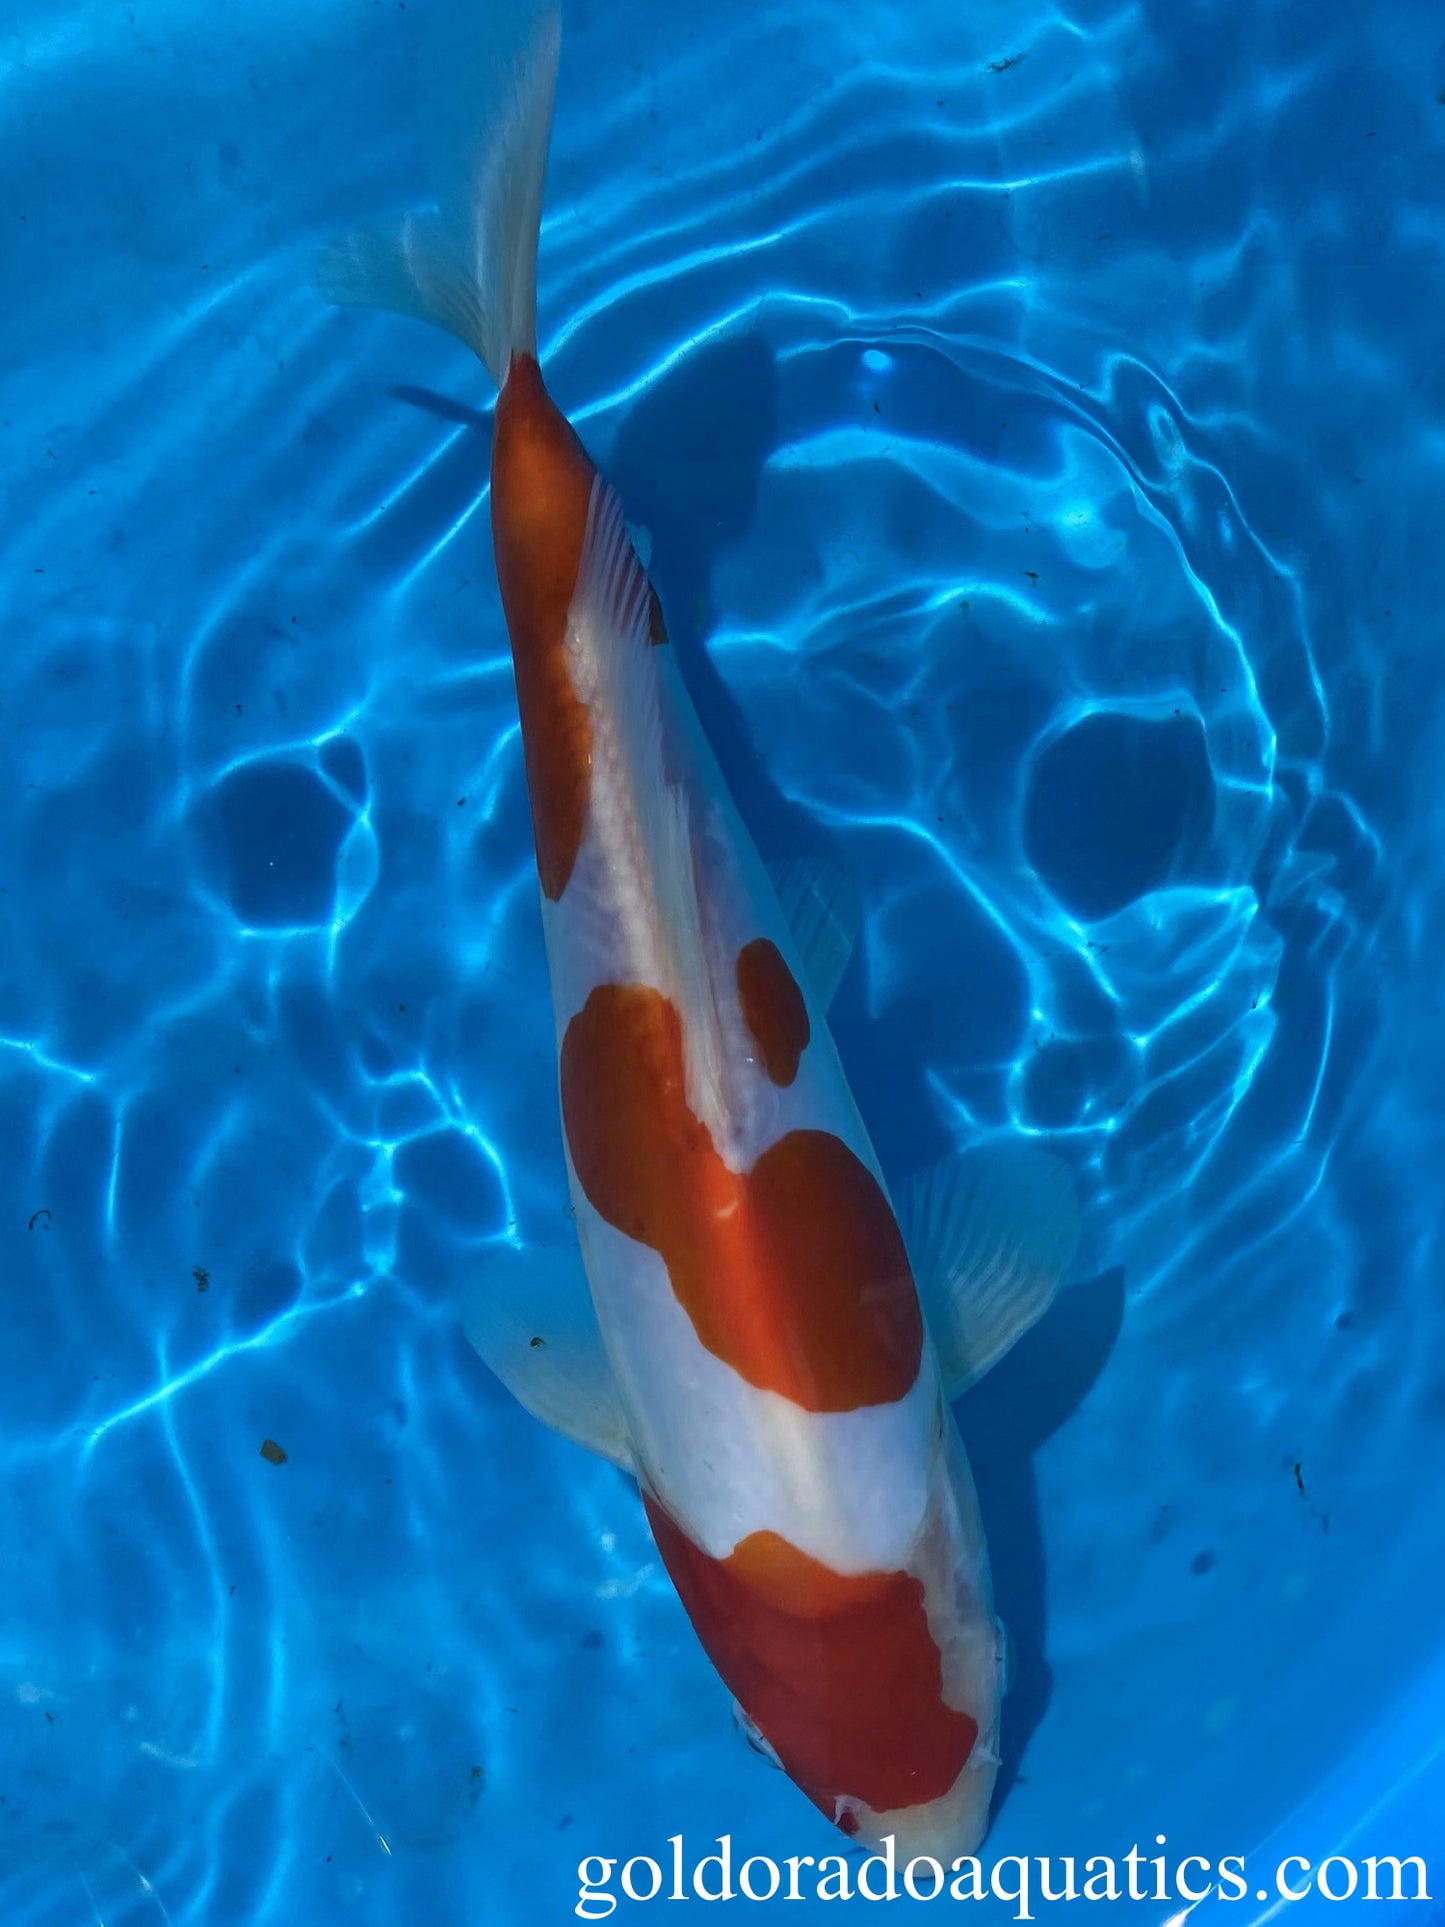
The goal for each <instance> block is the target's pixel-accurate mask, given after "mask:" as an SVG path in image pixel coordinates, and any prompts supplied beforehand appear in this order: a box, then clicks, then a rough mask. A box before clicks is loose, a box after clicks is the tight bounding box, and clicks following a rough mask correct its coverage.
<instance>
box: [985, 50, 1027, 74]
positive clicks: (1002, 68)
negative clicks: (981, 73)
mask: <svg viewBox="0 0 1445 1927" xmlns="http://www.w3.org/2000/svg"><path fill="white" fill-rule="evenodd" d="M1023 58H1024V56H1023V54H1010V55H1009V56H1008V57H1007V59H1005V60H991V61H990V62H989V63H988V70H989V72H990V73H991V74H1006V73H1007V72H1008V70H1009V68H1010V67H1017V66H1018V64H1019V62H1020V61H1021V60H1022V59H1023Z"/></svg>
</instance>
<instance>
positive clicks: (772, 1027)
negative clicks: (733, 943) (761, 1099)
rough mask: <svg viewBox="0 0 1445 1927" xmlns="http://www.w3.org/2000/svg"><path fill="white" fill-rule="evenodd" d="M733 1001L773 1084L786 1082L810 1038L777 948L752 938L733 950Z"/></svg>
mask: <svg viewBox="0 0 1445 1927" xmlns="http://www.w3.org/2000/svg"><path fill="white" fill-rule="evenodd" d="M737 978H738V1002H739V1003H740V1004H741V1005H742V1010H743V1022H744V1023H745V1024H746V1025H747V1027H748V1029H749V1030H750V1031H751V1032H752V1034H753V1039H754V1042H755V1043H756V1044H757V1047H758V1055H759V1056H760V1057H761V1058H762V1060H763V1069H764V1070H765V1071H766V1072H767V1074H768V1076H769V1077H770V1078H771V1079H772V1080H773V1082H774V1083H775V1084H791V1083H792V1081H793V1079H794V1078H795V1077H796V1076H797V1075H798V1061H799V1059H800V1058H801V1057H802V1055H803V1052H804V1051H805V1050H806V1049H807V1048H808V1039H809V1037H810V1036H811V1035H812V1030H811V1027H810V1026H809V1023H808V1006H807V1004H806V1003H805V1002H804V1001H803V993H802V991H801V990H799V988H798V984H797V979H796V978H795V977H794V976H793V973H792V971H791V970H789V968H788V966H787V964H786V963H784V961H783V953H782V951H781V950H779V948H778V946H777V945H776V944H775V943H773V942H771V941H770V940H769V939H768V938H767V937H755V938H754V939H753V941H752V942H751V943H745V944H744V945H743V947H742V949H741V950H740V951H739V952H738V962H737Z"/></svg>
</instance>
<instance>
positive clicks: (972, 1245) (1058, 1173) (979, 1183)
mask: <svg viewBox="0 0 1445 1927" xmlns="http://www.w3.org/2000/svg"><path fill="white" fill-rule="evenodd" d="M896 1202H897V1209H898V1222H899V1225H900V1226H901V1228H902V1231H903V1237H904V1242H905V1243H906V1244H907V1246H908V1252H909V1257H910V1259H911V1260H912V1263H913V1274H914V1279H915V1281H916V1283H917V1286H918V1295H919V1298H920V1300H921V1302H922V1305H923V1315H924V1317H925V1318H926V1320H927V1321H928V1326H929V1329H930V1331H931V1332H932V1335H933V1343H934V1349H935V1351H936V1352H937V1354H938V1362H939V1366H940V1369H941V1371H942V1373H943V1382H944V1387H945V1389H946V1391H947V1394H948V1397H949V1398H950V1399H953V1398H957V1397H958V1395H959V1393H960V1392H963V1391H966V1390H967V1388H968V1387H969V1386H970V1385H973V1384H975V1383H976V1382H977V1381H978V1380H979V1379H980V1378H982V1377H983V1375H984V1373H985V1372H986V1371H988V1369H989V1368H990V1366H992V1365H994V1364H996V1363H997V1362H998V1360H999V1359H1000V1358H1002V1357H1003V1355H1004V1353H1005V1352H1006V1351H1008V1350H1009V1348H1010V1347H1011V1346H1012V1345H1013V1344H1014V1343H1015V1341H1016V1340H1017V1339H1019V1338H1021V1337H1022V1336H1023V1334H1024V1333H1025V1332H1026V1331H1027V1330H1028V1329H1029V1327H1030V1326H1031V1325H1034V1324H1036V1323H1037V1322H1038V1320H1039V1319H1040V1318H1042V1317H1043V1315H1044V1313H1045V1312H1046V1311H1047V1310H1048V1308H1049V1306H1050V1304H1051V1303H1052V1302H1053V1297H1054V1293H1055V1292H1056V1291H1057V1290H1058V1287H1059V1285H1060V1284H1061V1283H1062V1282H1063V1278H1064V1275H1065V1273H1066V1272H1067V1271H1068V1268H1069V1265H1070V1263H1071V1262H1072V1260H1073V1256H1074V1250H1075V1247H1076V1246H1077V1244H1078V1238H1079V1207H1078V1199H1077V1196H1076V1194H1075V1190H1074V1180H1073V1177H1072V1175H1071V1173H1070V1171H1069V1168H1068V1166H1067V1165H1066V1164H1064V1163H1063V1162H1062V1160H1061V1159H1059V1158H1056V1157H1054V1156H1053V1155H1052V1154H1051V1153H1050V1152H1048V1151H1045V1150H1042V1149H1041V1148H1040V1147H1039V1146H1038V1145H1036V1144H1032V1143H1030V1142H1029V1141H1028V1140H1027V1139H1024V1138H1013V1139H1009V1140H1005V1141H1002V1142H999V1143H996V1144H983V1145H978V1146H976V1147H974V1148H973V1149H971V1150H968V1151H964V1152H962V1153H961V1154H960V1155H958V1156H955V1157H950V1158H945V1159H944V1160H943V1162H942V1163H940V1164H936V1165H934V1166H933V1168H932V1169H931V1170H928V1171H921V1172H919V1173H917V1174H916V1175H915V1176H913V1177H911V1178H909V1179H907V1180H906V1181H905V1182H904V1183H903V1184H902V1185H901V1186H900V1187H899V1188H898V1192H897V1199H896Z"/></svg>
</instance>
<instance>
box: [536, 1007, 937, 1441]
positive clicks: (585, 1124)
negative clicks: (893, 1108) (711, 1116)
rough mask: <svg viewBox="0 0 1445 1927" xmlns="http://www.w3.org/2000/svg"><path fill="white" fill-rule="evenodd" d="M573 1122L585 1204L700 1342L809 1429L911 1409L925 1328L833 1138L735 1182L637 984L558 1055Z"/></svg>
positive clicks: (850, 1160) (773, 1155) (768, 1159)
mask: <svg viewBox="0 0 1445 1927" xmlns="http://www.w3.org/2000/svg"><path fill="white" fill-rule="evenodd" d="M561 1069H562V1121H563V1125H564V1127H565V1129H566V1132H567V1145H568V1148H569V1150H570V1151H571V1153H572V1162H573V1165H574V1167H575V1168H576V1172H577V1176H578V1179H579V1180H580V1182H581V1185H582V1189H583V1191H584V1192H585V1193H586V1195H587V1198H588V1200H589V1202H590V1203H591V1204H592V1206H593V1208H594V1209H595V1210H596V1211H597V1212H598V1213H599V1214H600V1215H601V1216H602V1217H603V1218H604V1219H605V1220H606V1221H607V1223H608V1224H610V1225H612V1226H614V1227H615V1228H616V1229H617V1230H619V1231H622V1232H625V1233H626V1234H627V1236H628V1237H630V1238H636V1239H637V1240H638V1241H639V1242H640V1243H642V1244H645V1245H650V1246H651V1247H652V1249H653V1250H654V1251H657V1252H659V1253H660V1254H661V1256H662V1258H663V1260H664V1262H665V1263H666V1265H667V1270H668V1275H669V1277H670V1279H671V1281H672V1288H673V1291H674V1292H675V1293H676V1294H677V1299H678V1302H679V1304H681V1306H682V1308H683V1310H684V1311H686V1313H687V1315H688V1317H689V1318H690V1319H691V1320H692V1324H693V1328H694V1330H695V1331H696V1332H697V1335H698V1338H699V1339H700V1341H701V1342H702V1343H703V1344H704V1345H705V1346H706V1347H707V1349H708V1350H709V1351H710V1352H712V1353H713V1354H714V1355H715V1356H716V1357H718V1358H721V1359H724V1360H725V1361H726V1362H727V1363H728V1364H729V1365H731V1366H732V1367H733V1369H734V1370H735V1371H737V1372H738V1373H740V1374H741V1376H742V1377H743V1378H745V1379H746V1380H747V1382H748V1383H749V1384H750V1385H756V1386H759V1387H762V1388H764V1389H766V1390H768V1391H773V1392H779V1393H781V1394H782V1395H783V1397H784V1398H789V1399H791V1400H792V1401H793V1402H794V1404H796V1405H800V1406H802V1407H803V1408H804V1409H805V1410H806V1411H810V1412H848V1411H854V1410H856V1409H857V1408H858V1407H859V1406H863V1405H882V1404H886V1403H889V1402H891V1401H892V1400H894V1399H898V1398H901V1397H902V1396H903V1394H904V1393H905V1392H907V1391H908V1389H909V1388H910V1386H912V1384H913V1383H914V1381H915V1379H916V1378H917V1376H918V1366H919V1360H920V1357H921V1355H922V1348H923V1320H922V1316H921V1314H920V1312H919V1309H918V1298H917V1294H916V1293H915V1291H914V1288H913V1277H912V1274H911V1272H910V1271H909V1269H908V1257H907V1254H906V1253H905V1251H904V1248H903V1240H902V1238H901V1237H900V1235H899V1231H898V1226H897V1225H896V1223H895V1222H894V1218H893V1213H892V1211H891V1210H890V1209H889V1206H888V1200H887V1199H886V1198H885V1197H884V1195H883V1192H882V1189H881V1187H880V1186H879V1184H878V1182H877V1180H876V1179H875V1178H874V1176H873V1174H872V1173H871V1172H870V1171H869V1170H868V1168H867V1167H866V1165H864V1164H862V1163H861V1162H860V1161H859V1159H858V1158H857V1157H855V1156H854V1154H853V1153H852V1152H851V1151H850V1150H849V1149H848V1147H847V1145H846V1144H844V1143H843V1142H842V1141H841V1139H839V1138H836V1137H834V1136H832V1135H831V1133H829V1132H827V1131H790V1132H789V1133H788V1134H787V1135H786V1136H785V1137H782V1138H780V1139H779V1140H778V1141H777V1143H776V1144H773V1145H770V1146H769V1147H768V1149H767V1150H766V1151H764V1152H763V1153H762V1155H761V1156H760V1157H759V1158H758V1160H757V1163H756V1164H755V1165H754V1166H753V1168H752V1170H751V1171H745V1172H737V1171H733V1170H731V1169H729V1167H728V1166H727V1165H726V1164H725V1163H724V1162H723V1160H722V1158H721V1157H720V1156H719V1155H718V1152H717V1148H716V1146H715V1145H714V1144H713V1141H712V1136H711V1133H710V1132H709V1131H708V1129H707V1126H706V1125H705V1124H704V1123H703V1122H702V1121H701V1120H700V1119H699V1118H698V1117H696V1116H695V1115H694V1114H693V1112H692V1111H691V1110H689V1109H688V1105H687V1098H686V1081H685V1072H684V1067H683V1049H682V1025H681V1022H680V1020H679V1018H678V1014H677V1011H676V1009H675V1008H674V1006H673V1005H672V1004H671V1003H670V1002H669V1001H668V1000H667V999H666V998H665V997H663V996H662V995H661V993H660V992H659V991H656V990H653V989H651V988H650V987H648V986H645V985H641V984H602V985H600V986H599V987H598V988H597V989H596V990H594V991H593V992H592V993H591V995H590V996H589V997H588V999H587V1002H586V1004H585V1005H584V1006H583V1008H582V1009H581V1010H580V1011H579V1012H578V1013H577V1015H576V1016H575V1017H574V1018H573V1019H572V1021H571V1023H570V1024H568V1026H567V1031H566V1035H565V1036H564V1037H563V1039H562V1066H561Z"/></svg>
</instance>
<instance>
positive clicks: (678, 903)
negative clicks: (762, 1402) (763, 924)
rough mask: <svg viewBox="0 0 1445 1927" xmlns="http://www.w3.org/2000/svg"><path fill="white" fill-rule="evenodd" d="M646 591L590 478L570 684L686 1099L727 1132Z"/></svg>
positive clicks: (685, 827)
mask: <svg viewBox="0 0 1445 1927" xmlns="http://www.w3.org/2000/svg"><path fill="white" fill-rule="evenodd" d="M651 624H652V592H651V588H650V586H649V584H648V580H647V577H646V575H645V574H644V573H643V570H642V566H641V564H640V563H639V562H638V560H637V555H636V552H635V551H634V549H633V546H632V539H631V537H630V536H629V535H628V532H627V525H626V523H625V522H624V521H623V519H622V508H621V505H620V504H619V502H618V500H617V496H616V494H615V493H614V491H613V490H612V489H611V488H610V487H609V486H608V485H607V483H606V482H604V481H603V479H602V477H601V476H600V475H599V476H598V477H597V478H596V479H595V480H594V481H593V484H592V495H591V499H590V501H589V503H588V507H587V532H586V536H585V538H584V541H583V544H582V557H581V561H580V563H579V564H578V569H577V587H576V589H575V591H574V593H573V597H572V604H571V607H570V609H569V610H568V613H567V644H568V651H569V656H570V659H571V663H572V669H573V677H574V681H575V684H576V687H577V693H578V695H579V696H580V697H581V699H582V700H583V701H584V702H587V703H593V704H595V705H596V707H597V713H598V716H599V717H606V718H607V721H608V723H609V725H610V727H611V729H612V731H613V732H614V733H615V737H616V742H617V750H618V755H619V758H620V761H621V763H622V765H623V767H624V769H625V770H626V771H627V772H628V777H629V789H630V793H631V796H632V799H633V803H634V806H635V810H636V818H637V833H638V837H639V840H640V842H641V845H642V850H643V853H644V857H645V862H646V869H647V874H648V877H649V880H650V884H651V888H652V891H653V895H654V899H655V908H656V926H657V932H658V938H659V942H660V944H661V947H662V954H663V966H664V974H665V976H666V979H667V982H666V985H665V989H666V991H667V994H668V995H669V996H670V997H671V998H672V999H673V1001H674V1002H675V1004H676V1005H677V1008H678V1013H679V1015H680V1017H681V1019H682V1035H683V1054H684V1062H685V1065H686V1071H687V1098H688V1105H689V1108H690V1109H691V1110H692V1111H693V1112H694V1114H695V1115H696V1116H698V1117H700V1118H702V1119H703V1120H704V1121H705V1122H706V1123H707V1124H708V1125H709V1126H710V1127H711V1128H712V1130H713V1135H714V1138H715V1139H716V1141H717V1142H719V1143H721V1142H722V1141H723V1138H724V1136H725V1134H726V1111H727V1103H726V1092H725V1088H724V1073H723V1061H724V1056H723V1047H722V1031H721V1025H720V1023H719V1020H718V1012H717V1005H716V1001H715V999H714V995H713V987H712V979H711V976H710V973H709V970H708V962H707V945H706V935H705V931H704V927H703V916H702V906H701V904H700V902H699V899H698V888H697V870H696V865H695V862H694V854H693V833H694V826H693V821H692V812H691V809H690V808H689V805H688V799H687V793H686V791H685V790H684V789H683V788H682V787H681V785H680V784H677V783H673V782H670V781H669V780H668V776H667V767H666V761H665V758H664V756H663V746H662V710H661V688H660V682H659V675H658V660H659V659H658V653H657V650H656V648H655V647H654V645H653V642H652V628H651Z"/></svg>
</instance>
